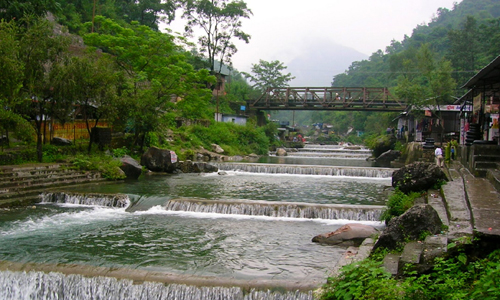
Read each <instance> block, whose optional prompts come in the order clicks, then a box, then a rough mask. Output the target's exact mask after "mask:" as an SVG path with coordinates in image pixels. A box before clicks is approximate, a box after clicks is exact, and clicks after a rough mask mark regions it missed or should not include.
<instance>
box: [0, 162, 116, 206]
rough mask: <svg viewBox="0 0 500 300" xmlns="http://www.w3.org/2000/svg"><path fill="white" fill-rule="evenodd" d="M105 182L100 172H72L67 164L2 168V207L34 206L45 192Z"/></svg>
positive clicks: (0, 198)
mask: <svg viewBox="0 0 500 300" xmlns="http://www.w3.org/2000/svg"><path fill="white" fill-rule="evenodd" d="M105 182H107V179H105V178H102V177H101V174H100V173H99V172H94V171H79V170H71V169H69V168H68V165H65V164H36V165H23V166H2V167H0V207H10V206H19V205H30V204H33V203H35V202H37V201H38V195H39V194H40V193H42V192H44V191H50V190H53V189H57V188H61V187H75V186H80V185H87V184H102V183H105Z"/></svg>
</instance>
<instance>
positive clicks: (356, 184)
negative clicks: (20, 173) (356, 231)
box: [0, 146, 393, 299]
mask: <svg viewBox="0 0 500 300" xmlns="http://www.w3.org/2000/svg"><path fill="white" fill-rule="evenodd" d="M318 149H319V150H318ZM316 150H317V151H316ZM331 150H332V149H330V151H329V150H328V148H326V147H319V146H318V147H316V148H312V147H311V148H308V149H307V150H305V151H301V152H297V153H296V154H298V155H297V156H293V155H294V154H295V153H291V154H290V156H289V157H287V158H286V159H288V160H293V161H294V164H295V165H289V164H288V162H287V161H283V160H282V159H280V158H277V157H270V158H268V159H267V161H266V162H264V161H261V162H259V163H253V164H251V163H249V164H239V163H238V164H237V163H227V164H218V167H219V168H220V169H221V170H225V174H226V175H218V174H201V175H200V174H178V175H167V176H156V175H155V176H145V178H142V179H141V180H139V181H135V182H127V183H125V184H123V183H120V184H107V185H100V186H90V187H85V188H76V189H73V190H66V191H65V192H64V193H47V194H44V195H41V201H42V202H41V203H40V204H38V205H36V208H29V209H21V210H12V211H1V212H0V260H1V261H5V262H10V263H20V264H21V265H22V264H24V263H35V264H40V265H45V264H47V265H49V266H50V268H55V269H56V270H59V269H58V268H61V267H60V266H75V265H76V266H78V271H77V272H73V273H74V274H72V275H63V274H62V273H49V274H45V273H41V272H36V271H33V272H30V273H27V274H25V273H20V272H8V271H2V272H0V286H2V287H5V286H8V287H9V288H8V289H7V290H4V291H1V289H0V298H1V299H61V298H62V299H102V298H106V296H105V295H107V294H106V293H114V294H113V296H110V297H111V298H116V299H171V298H172V296H171V295H173V294H172V293H174V294H176V295H179V296H177V297H176V298H175V299H312V294H311V292H307V290H308V289H311V288H312V287H315V286H319V285H321V284H322V283H323V282H325V279H326V277H327V276H328V273H329V271H330V270H331V269H332V268H333V266H334V265H335V263H336V261H337V260H338V259H339V258H340V256H341V255H342V253H343V252H344V251H345V249H344V248H341V247H335V246H323V245H318V244H315V243H312V242H311V239H312V237H313V236H315V235H317V234H321V233H325V232H329V231H333V230H335V229H337V228H338V227H340V226H342V225H344V224H346V223H350V222H361V223H365V224H370V225H374V226H376V227H379V228H381V227H382V225H381V223H380V222H378V217H379V216H380V213H381V211H382V209H383V205H384V204H385V197H384V191H385V190H386V188H387V187H388V186H390V184H391V174H392V171H393V170H391V169H387V168H374V167H372V166H367V165H363V164H367V162H366V161H365V160H364V159H360V158H359V157H361V156H363V155H365V156H366V150H359V151H358V152H355V151H356V150H349V151H347V150H346V151H344V152H342V149H340V148H338V147H337V148H335V149H333V151H331ZM302 152H304V153H308V154H307V155H304V156H303V157H302V158H301V157H300V156H301V155H302V154H303V153H302ZM315 153H316V154H317V156H316V157H315V156H314V154H315ZM328 153H330V154H328ZM342 154H344V155H347V158H341V157H342ZM334 155H336V157H335V158H332V157H333V156H334ZM356 155H357V156H359V157H356V158H353V156H356ZM273 159H276V160H275V161H273ZM332 159H333V160H332ZM333 161H342V164H332V162H333ZM298 163H302V164H298ZM81 193H86V195H85V196H82V195H81ZM88 193H91V195H89V194H88ZM116 193H120V194H123V195H124V196H116V195H111V196H110V195H107V194H116ZM92 268H103V269H102V270H106V272H111V271H112V270H115V269H120V270H123V271H122V272H121V274H122V275H123V276H116V277H117V278H119V279H116V278H109V277H99V276H90V275H92V272H91V271H88V270H93V269H92ZM1 269H2V266H1V264H0V270H1ZM3 269H7V268H6V267H5V268H3ZM21 269H22V268H21ZM35 269H36V268H35ZM58 272H59V271H58ZM61 272H63V273H64V271H61ZM103 272H104V271H103ZM140 272H145V273H144V274H146V275H145V276H146V277H145V278H148V277H147V276H149V275H148V274H153V273H154V272H157V273H158V274H161V276H160V277H162V278H171V280H170V279H168V280H167V279H160V280H157V281H160V282H164V283H168V284H167V285H165V284H161V283H144V284H139V283H140V282H141V281H147V280H144V279H142V280H139V281H137V280H136V278H134V277H133V275H131V274H139V273H140ZM70 273H71V272H70ZM89 273H90V274H89ZM100 274H103V273H102V272H101V273H99V274H95V275H100ZM140 274H142V273H140ZM154 274H156V273H154ZM89 276H90V277H89ZM124 278H125V279H124ZM127 278H128V279H127ZM131 279H132V280H135V281H131ZM183 279H185V280H184V281H183ZM33 282H35V283H33ZM37 282H38V283H37ZM207 282H208V283H210V284H204V283H207ZM42 283H43V284H42ZM132 283H135V284H132ZM182 283H186V284H188V285H184V284H182ZM192 285H196V286H198V287H194V286H192ZM204 285H207V286H212V287H211V288H209V287H203V286H204ZM70 286H78V288H73V289H71V291H70V290H68V289H69V287H70ZM213 286H219V287H218V288H215V287H213ZM268 286H270V287H272V286H275V287H280V288H282V289H284V290H291V291H295V290H305V291H303V292H284V291H281V292H276V291H271V290H269V289H265V288H262V287H268ZM93 289H95V290H93ZM6 291H7V292H6ZM2 292H3V293H4V294H2ZM5 293H7V294H5ZM37 293H38V294H40V293H45V294H43V296H33V295H38V294H37ZM71 293H75V294H71ZM266 293H267V294H266ZM25 295H31V296H25ZM77 295H78V296H77ZM82 295H88V296H86V297H84V296H82ZM89 295H90V296H89ZM92 295H94V296H95V295H101V296H99V297H97V296H95V297H94V296H92ZM137 295H143V296H137ZM147 295H149V296H147ZM151 295H156V296H154V297H153V296H151ZM200 295H203V296H200ZM93 297H94V298H93ZM200 297H201V298H200Z"/></svg>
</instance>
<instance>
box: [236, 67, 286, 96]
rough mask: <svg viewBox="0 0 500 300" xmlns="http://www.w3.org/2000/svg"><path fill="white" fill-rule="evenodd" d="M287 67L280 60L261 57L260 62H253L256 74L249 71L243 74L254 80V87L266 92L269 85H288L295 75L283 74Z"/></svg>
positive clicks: (280, 86) (253, 71)
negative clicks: (266, 59)
mask: <svg viewBox="0 0 500 300" xmlns="http://www.w3.org/2000/svg"><path fill="white" fill-rule="evenodd" d="M286 68H287V67H286V66H285V65H283V63H282V62H280V61H279V60H274V61H271V62H268V61H265V60H262V59H261V60H259V63H258V64H252V73H253V74H254V75H252V74H248V73H243V75H245V77H247V78H249V79H250V81H252V82H254V85H253V86H252V87H253V88H256V89H257V90H259V91H261V92H264V91H265V90H266V89H267V88H269V87H275V88H283V87H287V86H288V83H289V82H290V81H292V80H293V79H294V78H295V77H294V76H292V74H291V73H288V74H283V71H285V70H286Z"/></svg>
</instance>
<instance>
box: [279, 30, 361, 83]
mask: <svg viewBox="0 0 500 300" xmlns="http://www.w3.org/2000/svg"><path fill="white" fill-rule="evenodd" d="M301 44H302V45H303V46H302V48H301V49H300V50H299V51H298V53H301V54H299V55H298V56H297V57H295V58H293V59H292V60H291V61H290V62H288V63H287V66H288V68H287V71H288V72H290V73H291V74H292V75H293V76H295V77H296V78H295V79H294V80H293V81H292V82H291V83H290V86H296V87H318V86H331V84H332V78H333V75H334V74H338V73H341V72H344V71H345V70H346V69H347V68H348V67H349V65H350V64H351V62H353V61H357V60H362V59H366V58H367V56H366V55H365V54H362V53H360V52H358V51H356V50H354V49H352V48H349V47H345V46H342V45H339V44H336V43H334V42H332V41H330V40H324V38H321V37H318V38H316V39H311V38H304V39H303V40H302V43H301Z"/></svg>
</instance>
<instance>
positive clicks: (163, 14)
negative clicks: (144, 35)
mask: <svg viewBox="0 0 500 300" xmlns="http://www.w3.org/2000/svg"><path fill="white" fill-rule="evenodd" d="M57 2H59V3H60V7H61V10H59V11H57V12H56V15H57V16H58V19H59V22H60V23H61V24H63V25H65V26H67V27H68V28H69V30H70V32H79V31H80V30H81V29H82V24H84V23H86V22H91V21H92V15H93V14H94V12H95V14H96V15H102V16H105V17H107V18H111V19H114V20H115V21H116V22H118V23H120V24H121V25H125V24H130V23H131V22H133V21H135V22H139V24H141V25H145V26H148V27H150V28H151V29H153V30H155V31H158V30H159V28H158V26H159V25H160V23H162V22H165V23H170V22H171V21H172V20H173V19H174V17H175V10H176V3H175V2H176V1H171V0H168V1H162V0H138V1H132V0H122V1H113V0H104V1H102V0H101V1H94V0H76V1H75V0H58V1H57ZM94 4H96V5H95V7H94Z"/></svg>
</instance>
